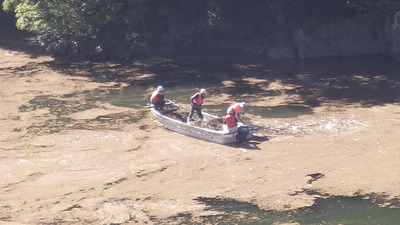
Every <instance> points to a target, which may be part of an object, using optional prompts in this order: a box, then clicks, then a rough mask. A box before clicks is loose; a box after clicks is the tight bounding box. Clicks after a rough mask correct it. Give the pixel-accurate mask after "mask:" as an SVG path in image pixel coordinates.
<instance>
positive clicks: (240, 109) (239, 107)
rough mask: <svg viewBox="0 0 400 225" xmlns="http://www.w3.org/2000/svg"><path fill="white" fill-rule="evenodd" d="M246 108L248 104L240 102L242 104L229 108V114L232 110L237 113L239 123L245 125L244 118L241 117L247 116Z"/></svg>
mask: <svg viewBox="0 0 400 225" xmlns="http://www.w3.org/2000/svg"><path fill="white" fill-rule="evenodd" d="M245 107H246V103H245V102H240V103H235V104H233V105H231V106H229V108H228V110H226V111H227V113H229V112H230V111H231V110H233V112H234V113H235V117H236V118H237V119H238V121H240V122H242V123H243V120H242V118H241V117H240V115H241V114H242V115H244V114H245V110H244V109H245Z"/></svg>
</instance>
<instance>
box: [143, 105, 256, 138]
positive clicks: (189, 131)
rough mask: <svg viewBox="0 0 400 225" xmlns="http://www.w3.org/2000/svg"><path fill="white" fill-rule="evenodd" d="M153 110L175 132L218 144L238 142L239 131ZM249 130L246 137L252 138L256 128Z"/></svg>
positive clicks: (165, 125)
mask: <svg viewBox="0 0 400 225" xmlns="http://www.w3.org/2000/svg"><path fill="white" fill-rule="evenodd" d="M151 111H152V114H153V115H154V117H155V119H156V120H157V122H158V123H160V124H161V125H163V126H164V127H165V128H167V129H169V130H172V131H174V132H177V133H180V134H184V135H187V136H190V137H194V138H198V139H202V140H205V141H210V142H215V143H218V144H229V143H234V142H237V138H236V136H237V135H238V132H235V133H226V132H225V131H223V130H212V129H208V128H203V127H199V126H195V125H193V124H188V123H185V122H182V121H180V120H176V119H172V118H170V117H168V116H166V115H165V114H162V113H160V112H159V111H157V110H155V109H153V108H152V109H151ZM203 115H204V117H205V119H207V117H209V118H215V117H213V116H212V115H210V114H207V113H203ZM248 131H249V132H248V133H247V136H246V138H245V139H249V138H252V137H253V136H254V132H255V131H256V130H249V129H248Z"/></svg>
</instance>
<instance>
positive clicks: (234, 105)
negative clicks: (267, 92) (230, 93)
mask: <svg viewBox="0 0 400 225" xmlns="http://www.w3.org/2000/svg"><path fill="white" fill-rule="evenodd" d="M239 104H240V103H236V104H233V105H231V106H230V107H229V108H230V109H233V111H235V113H236V114H238V113H240V112H242V110H243V109H242V108H241V107H240V105H239Z"/></svg>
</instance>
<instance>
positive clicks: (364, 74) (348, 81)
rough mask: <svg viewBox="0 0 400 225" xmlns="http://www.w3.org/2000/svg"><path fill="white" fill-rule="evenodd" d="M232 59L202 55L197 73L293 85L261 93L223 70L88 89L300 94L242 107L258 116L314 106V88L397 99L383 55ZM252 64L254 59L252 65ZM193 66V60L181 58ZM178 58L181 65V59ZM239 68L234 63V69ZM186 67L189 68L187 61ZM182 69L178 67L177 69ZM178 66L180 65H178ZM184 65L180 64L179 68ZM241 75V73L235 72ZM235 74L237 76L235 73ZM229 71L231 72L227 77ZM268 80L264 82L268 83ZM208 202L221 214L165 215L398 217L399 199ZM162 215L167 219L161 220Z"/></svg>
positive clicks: (185, 99) (219, 108)
mask: <svg viewBox="0 0 400 225" xmlns="http://www.w3.org/2000/svg"><path fill="white" fill-rule="evenodd" d="M245 64H246V63H242V64H240V63H237V62H234V63H231V65H234V66H232V67H227V65H226V64H225V61H223V62H212V63H211V64H210V65H208V64H207V62H206V63H203V65H202V66H198V67H197V68H196V69H195V70H194V69H193V68H192V72H193V70H194V71H195V72H194V73H198V74H202V73H210V74H221V73H232V72H234V73H235V74H242V75H241V76H243V74H250V73H251V74H252V77H253V78H255V79H267V80H275V79H278V78H279V79H280V81H281V82H283V83H285V84H290V85H294V86H295V87H297V88H295V89H294V90H291V91H292V93H291V92H286V93H264V92H262V91H260V87H259V86H257V85H252V84H250V83H248V82H240V81H237V80H236V81H235V82H234V86H233V88H232V87H230V88H227V87H225V86H224V85H223V83H222V81H223V80H224V79H225V78H226V77H225V78H224V76H223V75H221V77H217V76H214V77H212V78H210V79H201V76H200V78H199V76H194V78H193V79H175V80H174V81H173V82H171V81H170V80H166V79H165V80H163V78H160V80H159V81H158V83H157V84H154V85H152V86H149V85H140V84H132V85H130V86H127V87H125V88H122V89H118V90H111V91H108V92H104V93H101V92H98V93H89V94H88V99H90V100H92V101H106V102H109V103H111V104H114V105H117V106H124V107H133V108H143V107H144V106H145V105H146V104H147V103H148V100H149V95H150V93H149V90H151V89H152V88H155V87H156V86H157V85H159V84H163V85H164V88H165V89H166V90H167V92H166V93H167V97H168V98H169V99H172V100H173V101H175V102H177V103H180V104H188V105H189V97H190V96H191V95H192V94H193V93H194V91H196V90H198V89H199V88H202V87H205V88H207V90H208V93H209V95H208V98H213V96H217V95H221V94H231V95H232V94H233V95H242V94H252V95H257V94H260V95H265V94H268V95H270V96H274V95H280V94H296V95H299V96H300V97H301V98H302V99H303V100H304V101H303V103H302V102H300V103H299V102H293V103H291V102H289V103H287V104H284V105H277V106H270V107H267V106H251V104H250V105H249V106H248V109H247V112H248V113H250V114H254V115H258V116H261V117H262V118H265V119H268V118H290V117H297V116H300V115H309V114H312V113H313V105H312V104H308V103H307V101H306V100H307V98H308V97H309V96H310V95H311V96H313V95H318V98H322V99H323V100H325V101H335V102H336V103H338V104H340V105H342V106H345V105H346V104H352V103H358V104H360V105H361V107H370V106H375V105H383V104H387V103H396V102H399V100H400V92H399V90H400V65H399V64H398V63H397V62H394V61H391V60H389V59H388V58H387V57H385V56H368V57H341V58H325V59H315V60H301V61H293V60H275V61H257V62H254V61H252V62H251V63H247V64H246V65H245ZM250 65H251V66H250ZM185 66H186V67H190V65H185ZM185 66H183V67H185ZM235 68H236V69H235ZM185 69H187V68H185ZM177 70H179V69H177ZM181 70H183V69H181ZM162 71H163V72H166V73H168V74H170V75H176V74H175V72H174V70H173V69H170V68H168V67H166V68H163V70H162ZM179 72H180V73H183V72H182V71H179ZM237 76H238V75H237ZM233 78H235V76H233ZM230 79H232V77H230ZM265 85H268V84H265ZM228 106H229V105H228V103H218V104H216V103H214V104H207V111H210V112H212V113H214V114H217V115H220V116H222V115H223V114H224V112H225V110H226V108H227V107H228ZM198 201H199V202H201V203H202V204H204V205H205V206H206V207H207V208H208V209H209V210H213V211H217V212H219V213H220V215H214V216H206V217H202V218H197V219H196V220H192V219H193V218H191V216H190V215H180V216H177V217H174V218H171V219H170V222H172V223H176V222H179V223H182V224H204V223H206V224H281V223H294V224H302V225H303V224H308V225H309V224H332V225H333V224H335V225H337V224H346V225H347V224H360V225H361V224H363V225H365V224H371V225H375V224H380V225H395V224H400V209H399V207H400V205H399V204H398V203H396V204H397V205H396V204H392V205H391V206H392V207H380V206H378V204H376V202H377V201H378V202H379V201H380V200H379V199H378V200H377V199H375V200H374V201H373V200H371V199H365V198H361V197H342V196H332V197H327V198H320V199H317V200H316V202H315V204H314V205H313V206H312V207H308V208H304V209H299V210H295V211H286V212H275V211H268V210H261V209H259V208H258V207H257V206H255V205H252V204H250V203H244V202H237V201H234V200H228V199H206V198H204V199H198ZM163 222H165V221H163Z"/></svg>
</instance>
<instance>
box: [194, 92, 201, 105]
mask: <svg viewBox="0 0 400 225" xmlns="http://www.w3.org/2000/svg"><path fill="white" fill-rule="evenodd" d="M196 95H197V98H195V99H193V100H192V102H193V103H194V104H195V105H198V106H200V105H201V104H203V98H202V97H201V93H200V92H197V93H196Z"/></svg>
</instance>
